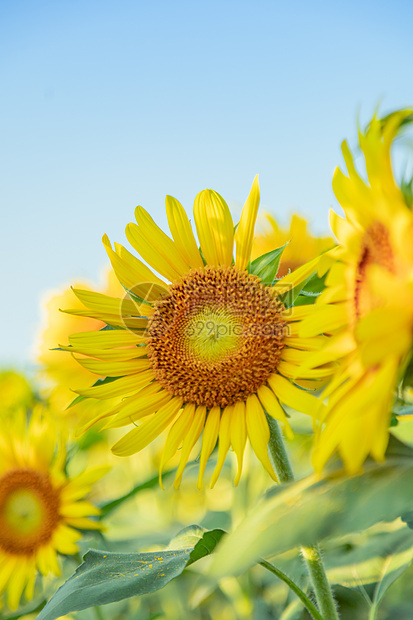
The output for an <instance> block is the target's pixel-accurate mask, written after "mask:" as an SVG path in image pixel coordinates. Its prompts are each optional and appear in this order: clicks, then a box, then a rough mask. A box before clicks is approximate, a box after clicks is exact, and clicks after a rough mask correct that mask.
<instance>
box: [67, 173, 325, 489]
mask: <svg viewBox="0 0 413 620" xmlns="http://www.w3.org/2000/svg"><path fill="white" fill-rule="evenodd" d="M258 205H259V185H258V178H256V179H255V180H254V183H253V185H252V188H251V192H250V194H249V196H248V199H247V201H246V203H245V206H244V208H243V211H242V215H241V219H240V222H239V225H238V227H237V229H236V232H235V234H234V224H233V221H232V217H231V214H230V211H229V208H228V206H227V204H226V202H225V201H224V199H223V198H222V197H221V196H220V195H219V194H218V193H217V192H215V191H213V190H204V191H202V192H200V193H199V194H198V195H197V197H196V198H195V203H194V219H195V225H196V230H197V234H198V239H199V242H200V246H201V247H200V249H198V245H197V243H196V241H195V237H194V234H193V232H192V229H191V224H190V221H189V219H188V217H187V215H186V213H185V211H184V209H183V207H182V205H181V204H180V203H179V202H178V201H177V200H176V199H175V198H172V197H170V196H167V197H166V211H167V217H168V222H169V227H170V231H171V235H172V239H171V238H170V237H169V236H167V235H166V234H165V233H164V232H163V231H162V230H161V229H160V228H158V226H157V225H156V224H155V222H154V221H153V220H152V218H151V217H150V215H149V214H148V213H147V212H146V211H145V210H144V209H143V208H142V207H140V206H139V207H137V208H136V211H135V216H136V221H137V223H136V224H135V223H130V224H128V225H127V227H126V236H127V238H128V240H129V242H130V243H131V245H132V246H133V247H134V248H135V250H136V251H137V252H139V254H140V256H141V257H142V258H143V259H144V260H145V261H146V262H147V263H148V264H149V265H150V266H151V267H152V268H153V269H154V270H156V271H157V272H158V274H159V276H160V277H158V276H157V275H155V274H154V273H153V272H152V270H151V269H149V268H148V267H147V266H146V265H145V264H144V263H143V262H141V261H140V260H139V259H138V258H136V257H135V256H134V255H133V254H131V253H130V252H129V251H128V250H126V249H125V248H124V247H122V246H121V245H118V244H116V245H115V250H114V249H112V246H111V244H110V242H109V240H108V238H107V237H106V236H104V237H103V243H104V245H105V247H106V250H107V253H108V255H109V259H110V261H111V264H112V266H113V269H114V271H115V273H116V275H117V277H118V278H119V281H120V282H121V283H122V285H123V286H124V288H125V290H126V294H125V296H124V298H123V299H116V298H112V297H109V296H106V295H102V294H99V293H91V292H89V291H84V290H77V289H75V290H74V292H75V294H76V295H77V297H78V298H79V299H80V300H81V301H82V302H83V303H84V305H85V306H86V309H85V310H83V311H80V310H68V312H70V313H72V314H75V315H81V316H89V317H93V318H96V319H99V320H102V321H105V322H106V323H107V325H108V329H104V330H100V331H92V332H89V333H87V332H86V333H83V334H75V335H74V336H71V337H70V338H69V342H70V345H69V347H67V349H68V350H69V351H71V352H72V354H73V355H74V356H75V357H77V360H78V362H79V363H80V364H81V365H82V366H83V367H84V368H86V369H88V370H90V371H91V372H93V373H96V374H97V375H100V377H101V378H102V379H101V380H100V381H98V382H97V384H96V385H94V386H92V387H91V388H89V389H86V390H85V389H80V390H76V391H77V392H78V393H79V394H80V395H82V396H86V397H92V398H96V399H102V400H104V399H107V398H113V397H119V396H121V397H122V400H121V401H120V402H119V403H118V404H117V405H116V406H115V407H113V408H112V409H111V410H109V411H104V412H103V413H101V414H100V415H98V416H97V417H96V418H95V419H92V420H91V421H90V422H89V424H88V425H87V426H90V425H92V424H94V423H95V422H96V421H97V420H100V419H104V418H108V420H107V422H106V426H105V427H104V428H117V427H123V426H127V425H132V428H131V430H129V432H128V433H127V434H126V435H125V436H123V437H122V438H121V439H120V440H119V441H117V443H116V444H115V445H114V446H113V448H112V451H113V453H114V454H115V455H118V456H129V455H132V454H134V453H136V452H138V451H140V450H142V449H143V448H145V447H146V446H147V445H149V444H150V443H151V442H152V441H153V440H155V439H156V438H157V437H158V436H159V435H160V434H161V433H163V432H164V431H166V429H169V431H168V435H167V438H166V442H165V445H164V449H163V453H162V457H161V460H160V483H161V485H162V480H161V474H162V470H163V468H164V466H165V464H166V463H167V462H168V461H169V460H170V459H171V458H172V457H173V456H174V455H175V454H176V453H177V451H178V449H179V448H181V450H180V462H179V466H178V469H177V473H176V478H175V483H174V485H175V488H178V487H179V484H180V481H181V478H182V475H183V472H184V469H185V466H186V464H187V462H188V459H189V457H190V454H191V452H192V449H193V448H194V446H195V444H196V443H197V442H198V439H199V438H200V436H201V434H202V447H201V451H200V464H199V477H198V487H199V488H202V485H203V476H204V472H205V468H206V465H207V461H208V459H209V457H210V455H211V453H212V451H213V450H214V448H215V445H216V443H217V441H218V440H219V450H218V458H217V464H216V468H215V471H214V473H213V475H212V480H211V486H213V485H214V484H215V482H216V480H217V478H218V476H219V474H220V471H221V469H222V466H223V464H224V461H225V458H226V455H227V453H228V450H229V448H230V447H231V446H232V448H233V450H234V452H235V454H236V456H237V461H238V471H237V474H236V478H235V484H238V481H239V479H240V476H241V471H242V463H243V455H244V449H245V445H246V441H247V438H249V440H250V443H251V445H252V448H253V450H254V452H255V454H256V455H257V457H258V459H259V460H260V461H261V463H262V464H263V466H264V467H265V468H266V470H267V471H268V473H269V474H270V476H271V477H272V478H273V479H276V475H275V473H274V470H273V467H272V465H271V462H270V460H269V456H268V442H269V438H270V430H269V426H268V422H267V418H266V415H265V412H266V413H267V414H268V415H269V416H272V417H273V418H275V419H276V420H279V421H281V422H282V423H283V424H284V425H285V429H286V433H287V434H291V430H290V427H289V424H288V419H287V416H286V414H285V412H284V409H283V404H285V405H287V406H289V407H292V408H294V409H297V410H299V411H302V412H304V413H307V414H309V415H313V414H314V412H315V410H316V408H317V405H318V400H317V398H316V397H315V396H314V395H313V394H310V393H309V392H307V391H306V390H304V389H302V388H301V387H300V386H299V385H296V384H294V383H293V381H292V378H293V377H294V378H296V381H297V382H298V383H299V380H300V379H305V380H313V381H314V385H317V381H318V380H320V379H324V377H325V376H327V375H330V374H331V372H332V371H331V365H327V366H325V367H323V368H320V369H316V370H308V371H307V372H306V373H305V375H303V376H302V375H301V374H300V364H301V363H302V362H303V360H305V359H306V357H307V356H308V354H309V351H314V350H315V349H318V348H319V347H320V346H321V344H322V343H323V342H324V339H323V337H316V338H300V337H298V329H299V324H300V321H301V319H302V317H303V316H308V315H309V314H311V312H312V306H305V307H304V306H302V307H297V308H292V307H290V308H286V306H285V304H284V303H283V301H282V299H283V298H282V295H283V294H285V293H287V292H288V291H289V290H291V288H294V287H297V286H299V285H302V283H304V282H305V281H306V279H307V278H309V277H310V276H311V275H312V274H313V273H314V271H315V269H316V267H317V262H318V259H314V260H313V261H311V262H310V263H308V264H306V265H304V266H302V267H301V268H300V269H298V270H296V271H295V272H293V273H291V274H289V275H287V276H285V277H284V278H283V279H282V280H279V281H276V282H275V283H274V277H271V282H264V281H263V280H262V279H261V278H260V277H259V276H258V275H256V273H254V270H255V271H257V269H258V268H257V263H256V262H255V263H251V262H250V255H251V248H252V244H253V236H254V226H255V220H256V216H257V211H258ZM234 240H235V247H236V258H235V261H234V259H233V246H234ZM264 259H265V260H264V262H266V264H267V263H268V255H265V256H264ZM258 262H259V261H258ZM274 275H275V274H274ZM161 278H163V279H161ZM164 280H166V281H168V282H165V281H164Z"/></svg>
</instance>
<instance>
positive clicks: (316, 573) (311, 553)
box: [267, 415, 339, 620]
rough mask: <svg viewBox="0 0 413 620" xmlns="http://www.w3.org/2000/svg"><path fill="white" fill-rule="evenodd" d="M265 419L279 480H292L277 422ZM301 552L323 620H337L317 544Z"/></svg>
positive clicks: (272, 419) (335, 608)
mask: <svg viewBox="0 0 413 620" xmlns="http://www.w3.org/2000/svg"><path fill="white" fill-rule="evenodd" d="M267 421H268V426H269V428H270V442H269V444H268V445H269V449H270V453H271V456H272V459H273V461H274V467H275V471H276V472H277V475H278V478H279V480H280V482H293V480H294V473H293V470H292V467H291V463H290V461H289V458H288V454H287V451H286V449H285V444H284V439H283V436H282V434H281V431H280V427H279V425H278V422H277V421H276V420H274V418H272V417H271V416H269V415H267ZM301 553H302V556H303V558H304V560H305V564H306V567H307V571H308V574H309V576H310V580H311V585H312V586H313V590H314V594H315V596H316V599H317V605H318V609H319V611H320V612H321V615H322V618H324V620H339V615H338V612H337V607H336V604H335V601H334V597H333V593H332V591H331V587H330V584H329V582H328V579H327V575H326V572H325V569H324V564H323V560H322V558H321V554H320V549H319V547H318V545H314V546H312V547H302V548H301Z"/></svg>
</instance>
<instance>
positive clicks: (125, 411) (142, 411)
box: [104, 382, 172, 428]
mask: <svg viewBox="0 0 413 620" xmlns="http://www.w3.org/2000/svg"><path fill="white" fill-rule="evenodd" d="M171 398H172V397H171V395H170V394H169V392H167V391H166V390H163V389H161V386H160V384H159V383H156V382H155V383H151V384H149V385H147V386H146V387H144V388H143V389H142V390H140V391H139V392H138V393H137V394H136V396H130V397H129V398H127V399H125V401H123V402H122V403H121V405H120V406H119V412H118V413H117V414H116V415H115V416H114V418H113V419H112V420H110V421H109V422H108V423H107V424H106V425H105V427H104V428H119V427H121V426H125V425H126V424H130V423H131V422H135V421H137V420H140V419H141V418H144V417H146V416H148V415H151V413H155V411H157V410H158V409H160V408H161V407H163V406H164V405H166V404H167V403H168V402H169V401H170V400H171Z"/></svg>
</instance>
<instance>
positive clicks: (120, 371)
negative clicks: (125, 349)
mask: <svg viewBox="0 0 413 620" xmlns="http://www.w3.org/2000/svg"><path fill="white" fill-rule="evenodd" d="M73 357H75V356H73ZM75 360H76V361H77V362H79V364H80V365H81V366H83V368H86V370H89V371H90V372H93V373H95V374H97V375H102V376H104V377H122V376H124V375H130V374H134V373H136V372H139V371H140V370H147V369H148V368H150V367H151V364H152V363H151V360H149V359H134V360H130V361H126V362H111V361H106V360H105V361H102V360H94V359H86V358H80V357H75Z"/></svg>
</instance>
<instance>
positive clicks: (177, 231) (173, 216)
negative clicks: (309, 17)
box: [165, 196, 204, 268]
mask: <svg viewBox="0 0 413 620" xmlns="http://www.w3.org/2000/svg"><path fill="white" fill-rule="evenodd" d="M165 205H166V215H167V217H168V224H169V229H170V231H171V234H172V237H173V240H174V242H175V246H176V249H177V250H178V252H179V253H180V254H181V256H182V258H183V260H184V261H185V262H186V263H187V264H188V265H189V266H190V267H193V268H202V267H203V266H204V263H203V262H202V258H201V255H200V253H199V250H198V246H197V244H196V241H195V237H194V234H193V232H192V228H191V223H190V221H189V219H188V216H187V214H186V213H185V210H184V208H183V206H182V205H181V203H180V202H179V201H178V200H176V198H173V197H172V196H166V199H165Z"/></svg>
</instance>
